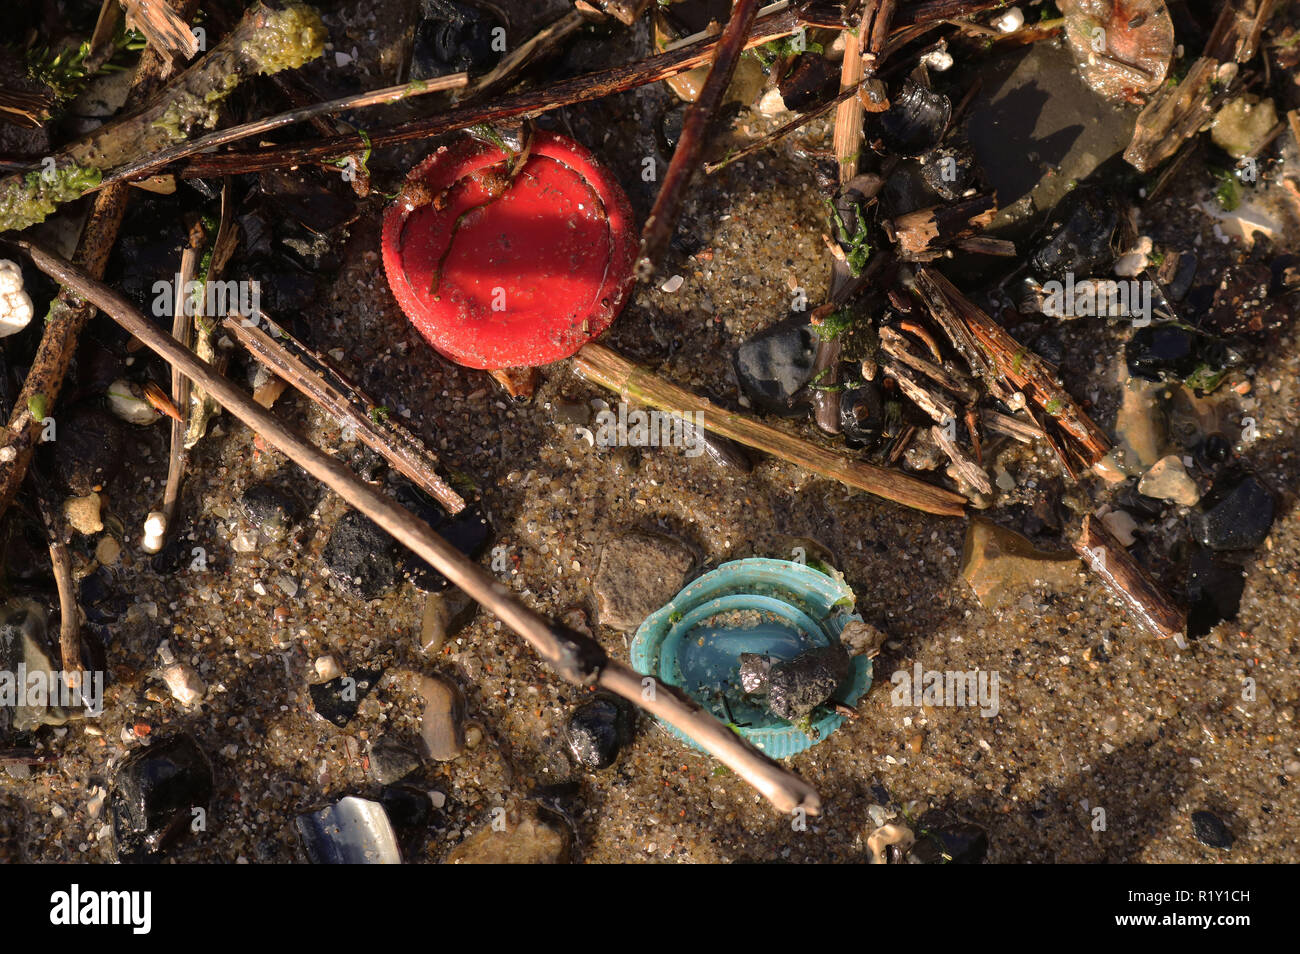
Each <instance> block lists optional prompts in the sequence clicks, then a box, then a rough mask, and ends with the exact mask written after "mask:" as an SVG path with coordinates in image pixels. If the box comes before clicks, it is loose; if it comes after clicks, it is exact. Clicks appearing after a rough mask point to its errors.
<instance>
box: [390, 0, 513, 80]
mask: <svg viewBox="0 0 1300 954" xmlns="http://www.w3.org/2000/svg"><path fill="white" fill-rule="evenodd" d="M421 8H422V10H421V12H422V13H423V14H424V18H423V19H422V20H421V21H420V22H419V24H418V25H417V26H416V28H415V45H414V47H413V49H412V54H411V55H412V58H411V79H413V80H418V79H432V78H433V77H436V76H446V75H447V74H448V73H460V72H469V73H475V74H477V73H485V72H487V71H488V70H490V69H491V68H492V67H493V66H495V65H496V63H497V61H498V60H499V59H500V58H501V53H502V51H501V50H500V49H497V50H494V49H492V39H493V30H495V29H496V28H497V27H501V26H502V24H501V22H500V21H499V20H498V19H497V18H496V17H495V16H493V15H492V14H491V13H490V12H489V11H488V10H487V9H486V8H484V7H480V6H478V5H477V4H471V3H459V2H457V0H422V2H421ZM499 45H500V44H498V46H499Z"/></svg>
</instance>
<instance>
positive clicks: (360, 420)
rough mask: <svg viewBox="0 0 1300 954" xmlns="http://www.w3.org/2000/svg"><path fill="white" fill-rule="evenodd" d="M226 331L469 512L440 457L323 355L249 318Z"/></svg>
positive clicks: (425, 485)
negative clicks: (442, 468)
mask: <svg viewBox="0 0 1300 954" xmlns="http://www.w3.org/2000/svg"><path fill="white" fill-rule="evenodd" d="M268 324H269V322H268ZM222 327H224V328H225V329H226V331H228V332H229V333H230V334H231V335H233V336H234V337H235V339H236V340H237V341H239V342H240V344H242V345H243V346H244V347H246V348H247V349H248V350H249V352H251V353H252V355H253V357H255V358H257V360H258V361H260V362H262V364H264V365H266V367H267V369H268V370H270V371H272V372H274V373H275V374H276V375H278V376H279V377H281V378H283V379H284V380H285V381H287V382H289V384H291V385H293V387H294V388H296V389H297V390H298V391H300V392H302V393H303V394H304V395H306V396H307V397H308V398H310V399H311V400H312V401H314V402H315V403H316V404H318V405H320V407H321V408H322V409H324V411H325V412H326V413H327V414H329V415H330V416H331V417H333V418H335V419H336V420H338V421H339V422H340V423H341V424H343V425H344V426H345V427H346V426H350V427H351V428H352V429H353V430H354V431H355V432H356V435H357V437H358V438H360V439H361V441H362V442H363V443H365V444H366V445H367V446H368V447H370V448H372V449H373V450H375V451H377V452H378V453H380V454H383V455H384V457H385V458H387V459H388V461H389V463H391V464H392V465H393V466H394V467H396V468H397V469H398V470H399V471H401V472H402V473H403V474H405V475H406V476H407V477H409V478H410V479H411V480H413V481H414V482H415V483H416V484H417V485H418V486H419V487H420V488H421V489H423V490H424V491H425V492H427V493H428V494H430V495H431V496H432V497H433V498H434V499H435V500H437V501H438V503H440V504H442V505H443V507H445V508H446V510H447V512H448V513H451V514H457V513H460V512H461V511H462V510H464V509H465V500H464V498H463V497H461V495H460V494H458V493H456V491H455V490H453V489H452V488H451V487H449V486H448V485H447V483H446V481H444V480H443V479H442V478H441V477H440V476H438V471H437V465H438V458H437V456H436V455H435V454H434V453H433V452H432V451H430V450H429V449H428V448H427V447H426V446H425V445H424V443H423V442H421V440H420V439H419V438H418V437H416V436H415V435H414V434H412V433H411V432H410V431H408V430H407V429H406V428H404V427H403V426H402V425H401V424H399V423H398V422H397V421H394V420H392V419H391V418H386V417H383V416H382V415H381V414H380V413H379V406H378V405H377V404H376V403H375V402H374V401H373V400H372V399H371V398H370V397H369V396H367V395H366V394H365V392H363V391H362V390H361V389H360V388H358V387H356V386H354V385H352V384H351V383H350V382H348V381H347V379H346V378H345V377H344V376H343V374H342V373H341V372H339V371H338V370H337V369H335V368H334V366H333V364H332V362H330V361H329V359H328V358H326V357H325V356H324V355H320V354H317V353H315V352H313V351H312V350H311V349H309V348H308V347H307V346H306V345H304V344H303V343H302V342H300V341H298V339H297V338H295V337H293V335H291V334H289V333H288V332H287V331H285V330H284V329H283V328H280V327H279V326H278V325H275V326H273V330H274V332H275V334H276V335H277V336H278V337H279V338H280V341H276V339H275V338H273V337H272V336H271V335H269V334H267V333H266V332H265V331H263V330H262V329H261V328H260V327H258V326H257V325H256V324H253V323H251V321H249V320H246V319H236V318H227V319H226V320H225V321H224V322H223V324H222ZM281 341H282V342H284V344H281Z"/></svg>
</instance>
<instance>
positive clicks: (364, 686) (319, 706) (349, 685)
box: [310, 669, 384, 729]
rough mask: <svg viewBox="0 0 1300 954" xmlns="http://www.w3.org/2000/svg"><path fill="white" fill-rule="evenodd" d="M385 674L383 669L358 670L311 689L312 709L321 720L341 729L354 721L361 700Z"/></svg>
mask: <svg viewBox="0 0 1300 954" xmlns="http://www.w3.org/2000/svg"><path fill="white" fill-rule="evenodd" d="M383 674H384V671H383V670H382V669H358V670H356V671H355V672H352V673H349V674H348V675H346V676H339V677H338V678H337V679H331V680H330V681H329V682H322V683H318V684H316V685H314V686H311V687H310V693H311V704H312V708H313V709H315V710H316V714H317V715H319V716H320V717H321V718H323V719H325V720H327V721H329V722H333V723H334V724H335V725H336V726H338V727H339V728H340V729H341V728H343V727H344V726H346V725H347V724H348V723H349V722H351V721H352V717H353V716H354V715H356V714H357V708H358V707H359V706H360V705H361V700H362V699H364V698H365V697H366V696H368V695H369V694H370V690H371V689H373V688H375V683H377V682H378V681H379V677H380V676H382V675H383Z"/></svg>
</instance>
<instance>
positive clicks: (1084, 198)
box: [1029, 186, 1119, 282]
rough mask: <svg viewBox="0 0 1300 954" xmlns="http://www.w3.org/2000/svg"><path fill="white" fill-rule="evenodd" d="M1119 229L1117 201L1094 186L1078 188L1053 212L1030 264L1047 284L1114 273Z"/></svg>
mask: <svg viewBox="0 0 1300 954" xmlns="http://www.w3.org/2000/svg"><path fill="white" fill-rule="evenodd" d="M1118 227H1119V210H1118V207H1117V205H1116V203H1115V201H1114V199H1113V198H1111V197H1109V196H1107V195H1106V194H1105V193H1104V192H1103V191H1102V190H1100V189H1098V188H1096V187H1093V186H1082V187H1080V188H1078V189H1075V190H1074V191H1073V192H1071V193H1070V194H1069V195H1067V196H1066V197H1065V198H1064V199H1062V200H1061V202H1060V204H1059V205H1058V206H1057V207H1056V209H1055V210H1053V212H1052V216H1051V220H1050V222H1049V223H1048V225H1047V226H1046V228H1045V229H1044V230H1043V233H1042V234H1041V236H1040V237H1039V239H1038V242H1037V244H1036V247H1035V250H1034V252H1033V254H1032V255H1031V256H1030V259H1029V264H1030V267H1031V268H1032V269H1033V271H1034V273H1035V274H1036V275H1037V276H1038V277H1039V278H1041V279H1042V280H1043V281H1058V282H1064V281H1066V279H1067V276H1070V275H1072V276H1073V277H1074V279H1075V280H1076V281H1077V280H1081V279H1084V278H1092V277H1097V276H1101V275H1108V274H1109V273H1110V268H1111V265H1112V264H1113V263H1114V261H1115V252H1114V249H1113V248H1112V244H1111V243H1112V241H1113V239H1114V235H1115V230H1116V229H1117V228H1118Z"/></svg>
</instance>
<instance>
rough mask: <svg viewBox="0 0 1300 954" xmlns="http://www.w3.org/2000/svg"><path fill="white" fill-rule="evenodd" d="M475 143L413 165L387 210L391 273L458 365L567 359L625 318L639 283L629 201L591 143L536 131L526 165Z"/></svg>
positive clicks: (423, 327) (401, 297)
mask: <svg viewBox="0 0 1300 954" xmlns="http://www.w3.org/2000/svg"><path fill="white" fill-rule="evenodd" d="M511 158H512V157H511V155H510V154H509V153H507V152H505V151H504V150H502V149H501V148H499V147H497V146H494V145H492V144H490V143H486V142H482V141H479V140H476V139H464V140H461V141H459V142H457V143H455V144H454V145H451V146H445V147H443V148H441V149H439V150H438V151H437V152H435V153H434V154H433V155H431V156H429V157H428V158H427V159H425V160H424V161H423V162H422V163H420V164H419V165H418V166H416V167H415V168H414V169H412V170H411V174H410V175H409V176H408V177H407V180H406V189H405V190H404V192H403V194H402V196H401V197H399V198H398V201H397V202H395V203H394V204H393V205H390V206H389V207H388V209H387V210H386V211H385V213H384V234H383V248H384V271H385V272H386V273H387V275H388V284H389V286H390V287H391V288H392V289H393V295H394V296H395V297H396V298H397V301H398V304H400V305H401V306H402V310H403V311H404V312H406V315H407V317H408V318H410V319H411V323H412V324H414V325H415V327H416V328H417V329H418V330H419V332H420V334H422V335H423V336H424V338H425V340H426V341H428V342H429V344H431V345H433V347H434V348H436V349H437V350H438V351H440V352H441V353H442V354H444V355H446V356H447V357H448V358H450V359H451V360H453V361H455V362H457V363H458V364H463V365H465V366H467V367H471V368H487V369H495V368H512V367H521V366H532V365H538V364H546V363H547V362H550V361H558V360H560V359H561V358H567V357H568V356H569V355H571V354H573V353H574V352H575V351H577V350H578V349H579V348H580V347H582V345H583V344H584V343H585V342H586V341H588V340H589V339H591V338H594V337H595V336H596V335H598V334H600V333H601V332H602V331H604V330H605V329H606V328H607V327H609V324H610V322H612V321H613V320H614V317H615V316H616V315H617V314H618V313H619V310H620V309H621V308H622V307H623V304H624V303H625V302H626V300H627V297H628V292H629V291H630V290H631V287H632V284H633V282H634V280H635V274H634V271H633V266H634V264H635V259H636V239H635V235H634V233H633V229H632V207H631V206H630V205H629V204H628V201H627V196H626V195H624V194H623V190H622V189H621V188H620V187H619V185H618V183H617V182H616V181H615V180H614V178H613V176H611V175H610V174H609V172H607V171H606V170H605V169H603V168H602V167H601V166H600V165H599V164H598V163H597V162H596V160H595V158H594V157H593V156H592V155H591V153H589V152H588V151H587V150H586V149H584V148H583V147H582V146H580V145H578V144H577V143H575V142H573V141H572V140H570V139H566V138H564V137H563V136H557V135H554V134H553V133H546V132H540V131H539V132H537V133H536V134H535V135H534V136H533V142H532V150H531V152H530V154H529V157H528V161H527V162H526V163H525V164H524V167H523V168H522V169H521V170H520V171H519V172H518V174H516V175H515V176H514V178H513V179H509V180H507V179H506V175H507V172H508V170H509V162H510V160H511Z"/></svg>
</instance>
